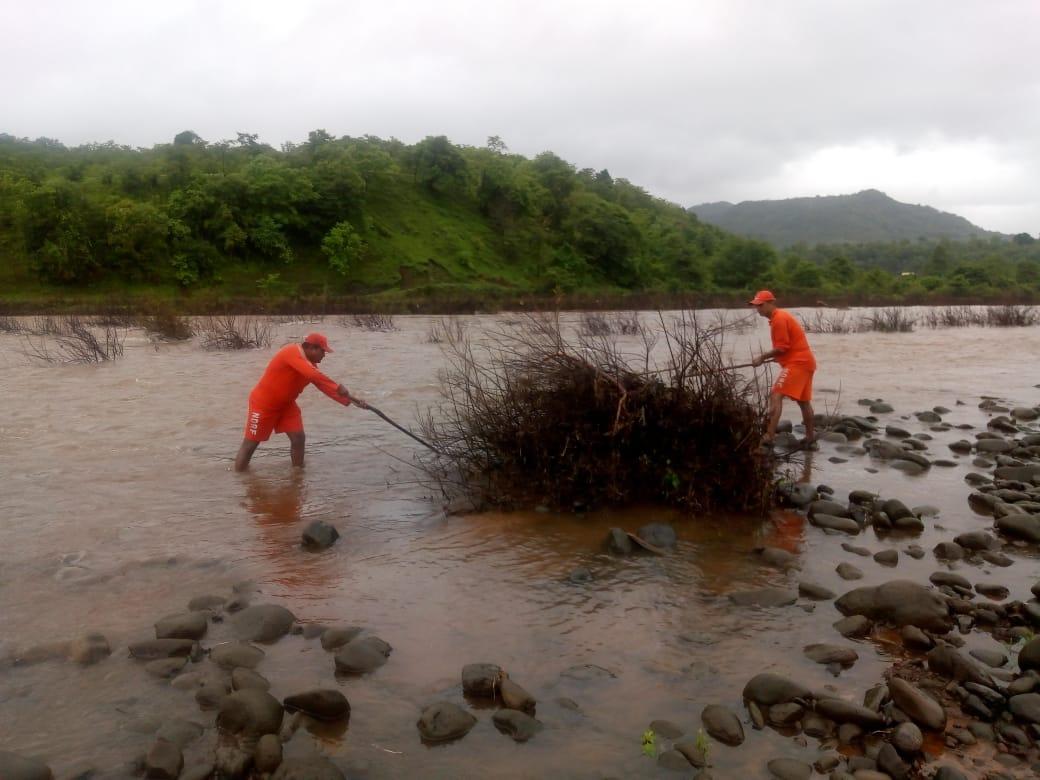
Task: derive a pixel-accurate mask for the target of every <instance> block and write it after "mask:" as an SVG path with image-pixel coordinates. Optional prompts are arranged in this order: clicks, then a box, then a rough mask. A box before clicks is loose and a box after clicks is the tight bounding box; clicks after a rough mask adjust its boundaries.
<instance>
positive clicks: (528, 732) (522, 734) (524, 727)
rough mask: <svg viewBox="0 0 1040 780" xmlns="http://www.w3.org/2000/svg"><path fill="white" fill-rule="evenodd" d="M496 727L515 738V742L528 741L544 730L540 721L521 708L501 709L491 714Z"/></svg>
mask: <svg viewBox="0 0 1040 780" xmlns="http://www.w3.org/2000/svg"><path fill="white" fill-rule="evenodd" d="M491 721H492V723H494V724H495V728H496V729H498V730H499V731H500V732H502V733H503V734H506V735H507V736H510V737H512V738H513V740H514V741H515V742H527V740H529V739H531V737H533V736H534V735H535V734H537V733H538V732H539V731H541V730H542V724H541V722H540V721H537V720H535V719H534V718H532V717H531V716H530V715H528V714H527V713H526V712H521V711H520V710H510V709H501V710H498V711H497V712H495V714H494V715H492V716H491Z"/></svg>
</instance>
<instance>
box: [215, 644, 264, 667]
mask: <svg viewBox="0 0 1040 780" xmlns="http://www.w3.org/2000/svg"><path fill="white" fill-rule="evenodd" d="M263 659H264V651H263V650H261V649H260V648H259V647H253V646H252V645H250V644H247V643H245V642H224V643H223V644H219V645H217V646H216V647H214V648H213V649H212V650H210V651H209V660H211V661H212V662H213V663H215V664H216V665H217V666H219V667H220V668H221V669H227V670H229V671H230V670H231V669H234V668H235V667H238V666H241V667H243V668H245V669H255V668H256V666H257V664H259V663H260V662H261V661H262V660H263Z"/></svg>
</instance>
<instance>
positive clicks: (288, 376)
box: [235, 333, 368, 471]
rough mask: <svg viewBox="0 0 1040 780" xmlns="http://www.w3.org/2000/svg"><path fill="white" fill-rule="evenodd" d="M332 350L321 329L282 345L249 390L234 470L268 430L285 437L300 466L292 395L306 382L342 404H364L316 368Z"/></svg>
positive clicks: (299, 422)
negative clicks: (299, 341) (242, 435)
mask: <svg viewBox="0 0 1040 780" xmlns="http://www.w3.org/2000/svg"><path fill="white" fill-rule="evenodd" d="M327 352H332V348H331V347H329V341H328V339H326V338H325V336H324V335H323V334H321V333H310V334H308V336H307V338H305V339H304V340H303V343H301V344H289V345H287V346H284V347H282V348H281V349H280V350H278V352H277V353H276V354H275V356H274V357H273V358H271V362H270V363H268V364H267V370H266V371H264V375H263V376H262V377H260V381H259V382H258V383H257V385H256V387H254V388H253V392H251V393H250V394H249V412H248V414H247V415H246V431H245V438H244V439H243V440H242V446H241V447H239V448H238V455H237V456H236V457H235V471H245V470H246V468H247V467H248V466H249V460H250V459H251V458H252V457H253V453H254V452H256V448H257V447H258V446H259V445H260V442H262V441H267V440H268V439H269V438H271V432H272V431H274V432H275V433H284V434H286V435H287V436H288V437H289V450H290V453H291V457H292V464H293V465H294V466H301V467H302V466H303V451H304V443H305V441H306V439H305V437H304V434H303V414H302V413H301V412H300V407H299V406H297V405H296V398H297V397H298V396H299V395H300V393H302V392H303V389H304V388H305V387H306V386H307V385H314V386H315V387H317V388H318V389H319V390H321V392H323V393H325V395H327V396H328V397H329V398H331V399H332V400H333V401H337V402H339V403H341V404H343V405H344V406H350V404H351V402H353V403H354V404H355V405H356V406H359V407H360V408H362V409H367V408H368V405H367V404H366V403H365V402H364V401H362V400H361V399H360V398H351V397H350V392H349V391H348V390H347V388H346V387H344V386H343V385H340V384H337V383H336V382H334V381H333V380H332V379H329V378H328V377H327V376H325V375H324V374H323V373H321V371H319V370H318V363H320V362H321V361H322V359H323V358H324V357H325V354H326V353H327Z"/></svg>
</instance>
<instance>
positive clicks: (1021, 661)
mask: <svg viewBox="0 0 1040 780" xmlns="http://www.w3.org/2000/svg"><path fill="white" fill-rule="evenodd" d="M1018 668H1019V669H1021V670H1022V671H1023V672H1027V671H1029V670H1030V669H1037V670H1040V637H1037V638H1035V639H1030V640H1029V641H1028V642H1026V644H1025V645H1024V646H1023V647H1022V649H1021V650H1020V651H1019V653H1018Z"/></svg>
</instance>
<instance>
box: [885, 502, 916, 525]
mask: <svg viewBox="0 0 1040 780" xmlns="http://www.w3.org/2000/svg"><path fill="white" fill-rule="evenodd" d="M881 511H882V512H884V513H885V514H886V515H888V517H889V519H890V520H891V521H892V522H893V523H895V522H896V521H898V520H902V519H904V518H910V517H914V513H913V512H911V511H910V508H909V507H908V506H907V505H906V504H904V503H903V502H902V501H900V500H899V499H898V498H890V499H888V500H887V501H886V502H885V503H883V504H882V505H881Z"/></svg>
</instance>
